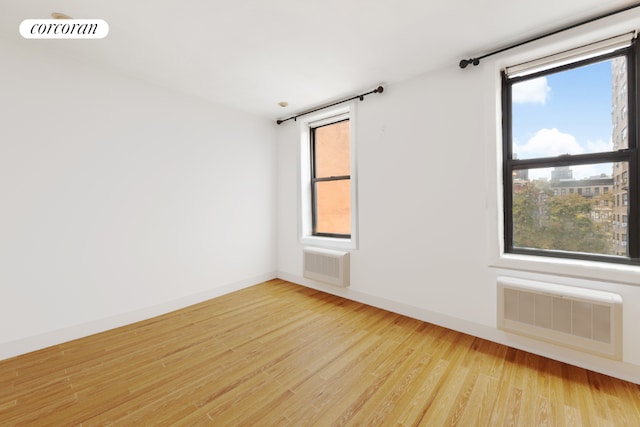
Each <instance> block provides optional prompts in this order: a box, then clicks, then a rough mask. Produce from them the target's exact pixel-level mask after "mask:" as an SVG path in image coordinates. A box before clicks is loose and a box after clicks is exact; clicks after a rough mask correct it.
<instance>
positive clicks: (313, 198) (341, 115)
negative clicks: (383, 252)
mask: <svg viewBox="0 0 640 427" xmlns="http://www.w3.org/2000/svg"><path fill="white" fill-rule="evenodd" d="M355 111H356V103H355V102H350V103H345V104H341V105H339V106H335V107H333V108H326V109H322V110H319V111H318V112H315V113H312V114H308V115H306V116H303V117H301V118H299V119H298V122H299V130H300V175H299V187H298V188H299V191H300V198H299V202H300V205H299V213H300V216H299V223H298V225H299V227H298V231H299V233H300V234H299V236H300V243H302V244H303V245H311V246H319V247H325V248H333V249H340V250H354V249H357V248H358V241H357V237H358V233H357V231H358V227H357V182H356V180H357V176H356V174H355V173H354V171H355V170H356V163H355V147H356V144H355V137H354V135H355V132H354V124H355V118H354V117H355Z"/></svg>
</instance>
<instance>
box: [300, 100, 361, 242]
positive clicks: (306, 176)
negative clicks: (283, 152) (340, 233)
mask: <svg viewBox="0 0 640 427" xmlns="http://www.w3.org/2000/svg"><path fill="white" fill-rule="evenodd" d="M355 113H356V103H355V102H349V103H345V104H341V105H339V106H336V107H332V108H325V109H323V110H321V111H319V112H316V113H312V114H308V115H306V116H302V117H301V118H299V119H298V120H299V122H300V156H299V159H300V162H299V179H298V187H299V188H298V194H299V202H298V210H299V214H298V235H299V236H300V243H301V244H303V245H305V246H318V247H323V248H332V249H342V250H355V249H358V191H357V190H358V185H357V183H358V173H357V167H356V166H357V164H356V158H357V156H356V131H355V129H356V120H355V115H356V114H355ZM345 119H349V144H350V145H349V152H350V153H349V154H350V156H351V159H350V169H351V170H350V175H351V179H350V186H351V187H350V191H351V206H350V209H351V212H350V213H351V236H350V237H349V238H343V237H324V236H314V235H313V219H312V215H313V212H312V207H311V129H312V128H314V127H318V126H322V125H327V124H331V123H335V122H339V121H341V120H345Z"/></svg>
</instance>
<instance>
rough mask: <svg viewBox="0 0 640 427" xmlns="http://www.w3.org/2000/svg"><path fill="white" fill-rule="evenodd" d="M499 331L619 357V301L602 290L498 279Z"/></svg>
mask: <svg viewBox="0 0 640 427" xmlns="http://www.w3.org/2000/svg"><path fill="white" fill-rule="evenodd" d="M498 327H499V328H501V329H504V330H506V331H509V332H514V333H518V334H521V335H526V336H529V337H533V338H537V339H541V340H544V341H548V342H552V343H554V344H559V345H563V346H566V347H571V348H574V349H578V350H582V351H586V352H589V353H592V354H597V355H600V356H605V357H609V358H612V359H618V360H619V359H621V357H622V298H621V297H620V295H618V294H614V293H611V292H605V291H596V290H591V289H584V288H577V287H572V286H565V285H558V284H552V283H544V282H537V281H531V280H524V279H517V278H510V277H499V278H498Z"/></svg>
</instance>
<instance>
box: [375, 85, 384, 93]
mask: <svg viewBox="0 0 640 427" xmlns="http://www.w3.org/2000/svg"><path fill="white" fill-rule="evenodd" d="M382 92H384V88H383V87H382V86H378V87H377V88H376V93H382Z"/></svg>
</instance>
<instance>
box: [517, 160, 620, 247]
mask: <svg viewBox="0 0 640 427" xmlns="http://www.w3.org/2000/svg"><path fill="white" fill-rule="evenodd" d="M619 165H620V166H619V168H620V169H623V170H628V167H629V165H628V163H627V162H621V163H620V164H619ZM615 170H616V169H615V166H614V163H601V164H592V165H581V166H570V167H568V166H565V167H556V168H537V169H524V170H516V171H513V193H512V196H513V204H512V220H513V246H514V248H533V249H550V250H561V251H570V252H583V253H591V254H603V255H618V256H628V249H627V248H628V247H627V242H628V227H627V218H628V208H629V206H628V204H627V205H625V204H624V203H623V202H622V200H625V199H626V194H627V191H628V187H627V186H626V185H623V184H622V180H620V182H619V183H617V184H616V183H615V182H614V177H613V175H612V172H614V171H615ZM605 188H612V191H607V192H605V191H604V189H605ZM572 189H573V190H574V191H573V192H571V191H570V190H572ZM617 196H620V202H619V203H618V202H617V198H618V197H617Z"/></svg>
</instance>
